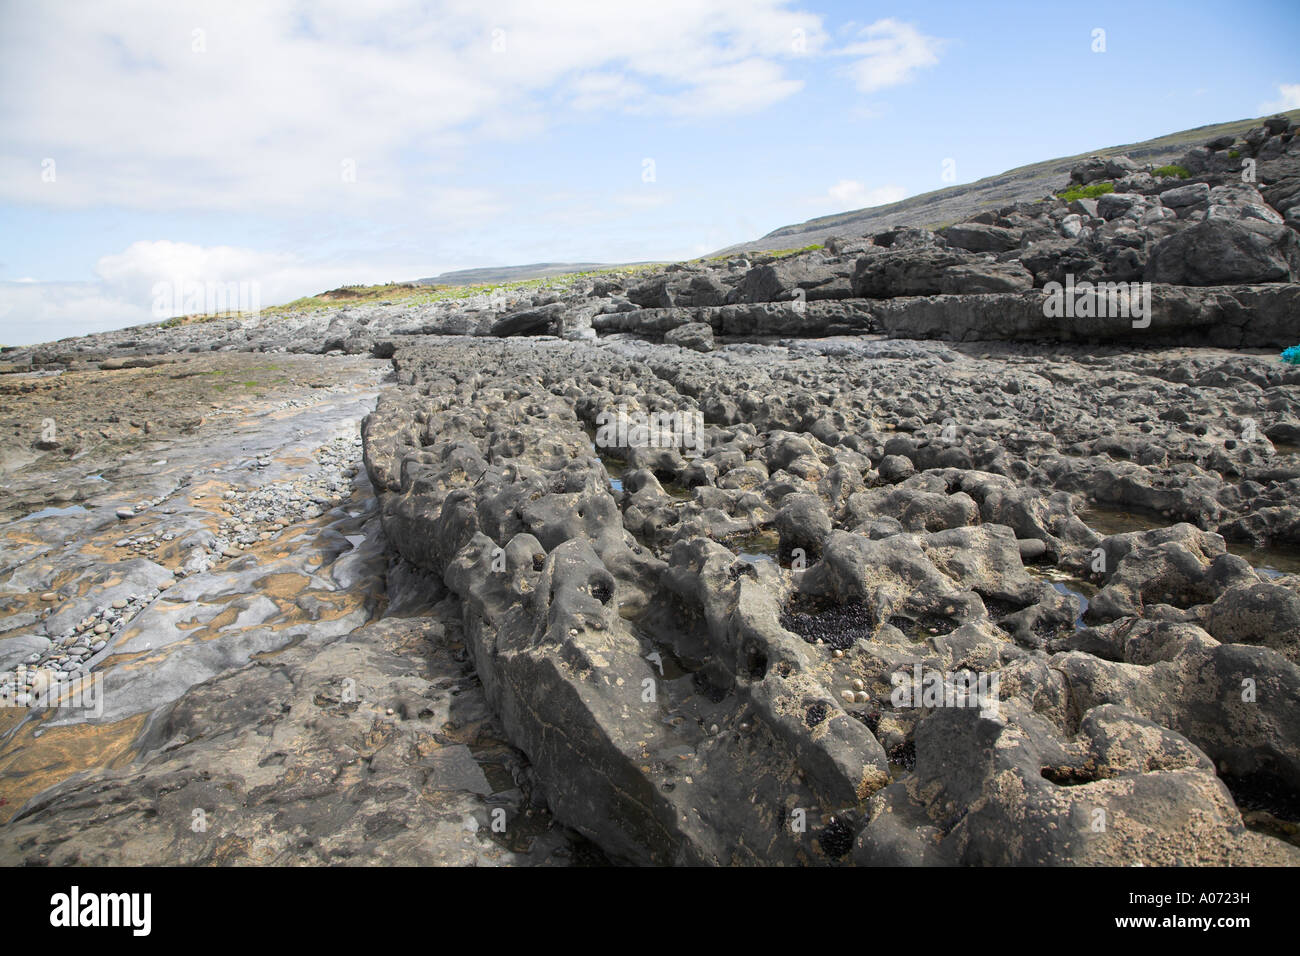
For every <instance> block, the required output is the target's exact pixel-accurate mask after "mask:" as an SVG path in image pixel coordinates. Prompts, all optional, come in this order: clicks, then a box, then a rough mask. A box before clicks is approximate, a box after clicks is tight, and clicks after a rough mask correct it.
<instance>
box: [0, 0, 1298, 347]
mask: <svg viewBox="0 0 1300 956" xmlns="http://www.w3.org/2000/svg"><path fill="white" fill-rule="evenodd" d="M1096 29H1101V30H1104V31H1105V51H1104V52H1094V51H1093V49H1092V48H1093V46H1094V38H1093V31H1094V30H1096ZM1297 36H1300V5H1297V4H1295V3H1293V2H1278V3H1268V2H1258V3H1252V4H1250V5H1248V6H1236V7H1233V6H1228V5H1224V4H1213V5H1212V4H1209V3H1196V2H1191V0H1185V2H1180V3H1168V4H1164V3H1152V4H1134V3H1094V4H1091V5H1089V6H1088V7H1087V8H1086V9H1085V8H1083V7H1080V6H1078V5H1056V4H1042V3H1023V4H1021V3H1003V4H972V3H969V2H960V3H926V4H916V3H913V4H897V5H895V4H877V3H822V2H808V3H801V2H788V3H786V2H777V0H735V2H731V0H727V2H709V0H663V2H656V3H654V4H643V3H619V2H613V0H601V2H588V0H582V2H576V0H552V2H548V3H545V4H541V3H535V2H530V0H515V2H509V3H491V2H477V0H452V2H446V3H432V2H411V0H372V2H367V3H364V4H361V3H355V2H352V0H348V2H341V0H319V2H313V3H310V4H308V3H301V4H299V3H274V2H268V3H266V4H260V5H255V4H229V3H211V4H204V3H185V2H137V3H122V2H112V0H109V2H99V3H72V2H62V3H59V2H53V3H45V4H31V3H21V2H17V0H0V343H5V344H11V345H12V344H22V343H28V342H36V341H45V340H49V339H54V338H57V337H61V336H65V335H71V334H80V333H83V332H88V331H95V330H100V329H106V328H114V327H119V326H122V325H126V324H132V323H135V322H143V321H148V320H150V319H151V318H152V317H153V315H152V308H151V307H152V304H153V296H152V294H151V292H152V289H153V288H154V286H155V284H156V283H158V282H160V281H172V280H174V279H180V280H182V281H187V282H206V281H213V282H230V281H256V282H258V283H260V288H261V290H262V295H261V299H262V304H263V305H269V304H273V303H275V302H278V301H286V300H288V299H291V298H293V297H296V296H298V295H302V294H307V293H311V292H316V291H320V290H322V289H326V288H332V287H334V286H337V285H340V284H343V283H350V282H382V281H387V280H393V279H411V278H417V277H422V276H429V275H434V274H436V273H438V272H441V271H445V270H447V269H456V268H467V267H472V266H483V265H504V264H514V263H524V262H534V261H547V260H549V261H563V260H581V261H607V262H613V261H628V260H641V259H670V258H686V257H691V256H696V255H700V254H702V253H705V252H710V251H713V250H715V249H717V248H720V247H722V246H725V245H728V244H730V243H734V242H739V241H742V240H745V239H750V238H754V237H756V236H758V235H761V234H763V233H765V232H768V231H770V230H771V229H773V228H776V227H778V226H781V225H786V224H788V223H792V222H799V221H802V220H805V219H808V218H811V217H813V216H819V215H826V214H829V213H833V212H841V211H844V210H848V209H855V208H860V207H862V206H866V205H875V204H878V203H881V202H888V201H892V200H894V199H899V198H903V197H904V196H909V195H915V194H917V193H922V192H927V191H929V190H931V189H936V188H939V187H941V186H943V185H947V183H945V182H944V181H943V180H942V179H941V173H942V170H943V165H942V164H943V162H944V160H945V159H951V160H953V161H954V164H955V167H954V168H955V172H956V181H958V182H968V181H971V180H974V179H978V178H980V177H983V176H987V175H990V174H993V173H997V172H1001V171H1003V170H1005V169H1009V168H1012V167H1014V166H1018V165H1022V164H1025V163H1029V162H1036V161H1038V160H1041V159H1047V158H1050V157H1053V156H1060V155H1069V154H1073V153H1079V152H1085V151H1087V150H1089V149H1092V148H1097V147H1102V146H1109V145H1115V144H1120V143H1125V142H1132V141H1137V140H1142V139H1147V138H1150V137H1153V136H1157V135H1160V134H1163V133H1168V132H1173V131H1176V130H1181V129H1186V128H1189V127H1194V126H1199V125H1203V124H1207V123H1214V122H1221V121H1225V120H1231V119H1239V118H1242V117H1247V116H1256V115H1263V114H1266V113H1269V112H1273V111H1276V110H1278V109H1282V108H1295V107H1298V106H1300V59H1298V58H1297V57H1296V55H1295V51H1294V44H1295V39H1296V37H1297ZM50 160H52V161H53V164H52V167H51V166H50V163H49V162H48V161H50ZM647 160H650V161H652V163H653V166H652V167H651V168H652V171H653V176H652V177H650V176H648V175H647V165H646V161H647ZM347 164H351V165H350V166H349V165H347ZM51 168H52V172H53V175H52V176H50V175H49V174H48V172H47V173H46V175H44V176H43V170H49V169H51ZM348 169H354V170H355V176H353V177H348V176H347V175H345V171H346V170H348ZM647 180H649V181H647Z"/></svg>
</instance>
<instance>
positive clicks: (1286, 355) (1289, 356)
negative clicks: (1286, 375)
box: [1282, 345, 1300, 365]
mask: <svg viewBox="0 0 1300 956" xmlns="http://www.w3.org/2000/svg"><path fill="white" fill-rule="evenodd" d="M1282 361H1283V362H1286V363H1287V364H1288V365H1300V345H1293V346H1291V347H1290V348H1289V349H1286V350H1285V351H1283V353H1282Z"/></svg>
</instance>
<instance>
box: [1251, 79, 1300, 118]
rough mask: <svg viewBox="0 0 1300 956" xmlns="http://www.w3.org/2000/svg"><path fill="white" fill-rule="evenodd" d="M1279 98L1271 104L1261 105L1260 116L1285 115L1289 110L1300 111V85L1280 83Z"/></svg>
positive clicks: (1278, 87) (1278, 88) (1278, 86)
mask: <svg viewBox="0 0 1300 956" xmlns="http://www.w3.org/2000/svg"><path fill="white" fill-rule="evenodd" d="M1277 92H1278V98H1277V99H1276V100H1274V101H1273V102H1271V103H1261V104H1259V114H1260V115H1261V116H1263V115H1265V114H1267V113H1285V112H1286V111H1287V110H1300V83H1279V84H1278V85H1277Z"/></svg>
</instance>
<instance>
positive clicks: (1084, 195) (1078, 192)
mask: <svg viewBox="0 0 1300 956" xmlns="http://www.w3.org/2000/svg"><path fill="white" fill-rule="evenodd" d="M1114 191H1115V184H1114V183H1112V182H1104V183H1092V184H1091V185H1088V186H1071V187H1070V188H1069V189H1067V190H1065V191H1064V192H1059V193H1057V194H1056V195H1058V196H1060V197H1061V198H1062V199H1064V200H1065V201H1066V202H1074V200H1076V199H1096V198H1097V197H1098V196H1104V195H1106V193H1113V192H1114Z"/></svg>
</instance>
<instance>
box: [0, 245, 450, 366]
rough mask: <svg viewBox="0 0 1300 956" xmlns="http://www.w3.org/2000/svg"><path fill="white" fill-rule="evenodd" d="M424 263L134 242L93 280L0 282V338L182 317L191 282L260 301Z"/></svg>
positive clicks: (413, 271)
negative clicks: (230, 288)
mask: <svg viewBox="0 0 1300 956" xmlns="http://www.w3.org/2000/svg"><path fill="white" fill-rule="evenodd" d="M429 268H430V267H429V266H428V265H427V264H413V263H395V262H388V263H358V262H356V261H354V260H352V259H348V260H347V261H342V262H310V261H305V260H302V259H300V258H298V257H296V256H293V255H289V254H286V253H266V252H258V251H256V250H252V249H239V248H235V247H232V246H206V247H205V246H197V245H193V244H191V243H186V242H171V241H168V240H158V241H144V242H134V243H132V244H131V245H130V246H128V247H127V248H126V249H124V250H123V251H122V252H119V253H115V254H113V255H108V256H104V257H103V258H101V259H100V260H99V262H98V263H97V264H96V267H95V272H96V274H97V275H98V276H99V279H98V281H95V282H33V281H24V280H19V281H14V282H0V343H3V344H5V345H26V344H31V343H34V342H48V341H52V340H54V339H58V338H64V337H67V336H70V335H85V334H88V333H91V332H102V331H105V330H107V329H117V328H122V327H124V326H128V325H138V324H141V323H144V322H156V321H158V320H159V319H160V318H165V317H167V316H170V315H180V314H183V313H185V312H186V311H189V310H187V309H186V308H185V307H184V306H185V301H184V297H185V295H186V294H188V293H187V292H186V291H185V290H187V289H188V288H190V287H191V284H198V285H200V286H203V287H206V286H207V285H208V284H209V283H211V284H213V285H214V286H216V285H219V286H227V285H228V284H230V283H236V284H238V283H248V284H249V286H248V287H249V289H250V290H252V289H254V288H255V290H256V295H257V299H258V302H257V304H258V305H260V306H262V307H265V306H268V305H274V304H276V303H279V302H288V301H291V300H293V299H296V298H298V297H299V296H303V295H311V294H314V293H316V292H320V291H322V290H325V289H331V288H336V287H338V286H340V285H344V284H348V283H356V282H362V283H380V282H387V281H391V280H393V279H395V278H402V279H410V278H415V277H416V276H417V275H425V274H431V273H428V272H427V270H428V269H429ZM434 271H442V270H440V269H435V270H434ZM176 289H180V290H182V291H181V293H180V294H176V293H175V292H174V290H176ZM155 292H157V293H158V294H157V296H155ZM155 305H157V306H158V307H159V309H160V311H155Z"/></svg>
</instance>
